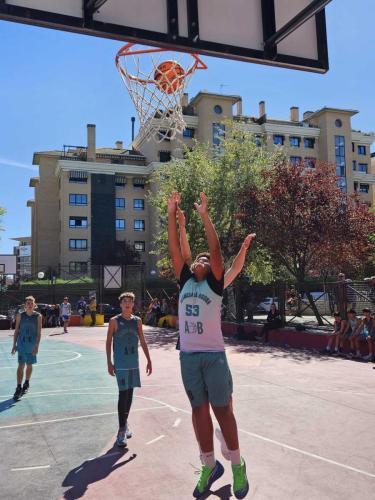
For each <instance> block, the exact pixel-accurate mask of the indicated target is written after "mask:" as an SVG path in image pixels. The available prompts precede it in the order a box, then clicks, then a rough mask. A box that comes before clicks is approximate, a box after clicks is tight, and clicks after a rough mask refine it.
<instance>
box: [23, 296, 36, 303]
mask: <svg viewBox="0 0 375 500" xmlns="http://www.w3.org/2000/svg"><path fill="white" fill-rule="evenodd" d="M27 300H32V301H34V302H35V297H33V296H32V295H28V296H27V297H26V298H25V302H26V301H27Z"/></svg>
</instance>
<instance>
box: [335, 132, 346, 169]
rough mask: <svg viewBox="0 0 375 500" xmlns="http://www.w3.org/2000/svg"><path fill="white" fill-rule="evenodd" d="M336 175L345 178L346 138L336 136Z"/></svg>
mask: <svg viewBox="0 0 375 500" xmlns="http://www.w3.org/2000/svg"><path fill="white" fill-rule="evenodd" d="M335 157H336V175H337V176H338V177H345V137H344V136H343V135H335Z"/></svg>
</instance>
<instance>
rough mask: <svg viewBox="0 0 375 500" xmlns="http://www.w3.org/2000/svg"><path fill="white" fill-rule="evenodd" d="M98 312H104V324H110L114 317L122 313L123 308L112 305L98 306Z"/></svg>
mask: <svg viewBox="0 0 375 500" xmlns="http://www.w3.org/2000/svg"><path fill="white" fill-rule="evenodd" d="M96 311H97V312H102V314H104V322H105V323H108V321H109V320H110V319H111V318H112V317H113V316H116V314H120V313H121V308H120V307H119V306H112V305H111V304H98V307H97V308H96Z"/></svg>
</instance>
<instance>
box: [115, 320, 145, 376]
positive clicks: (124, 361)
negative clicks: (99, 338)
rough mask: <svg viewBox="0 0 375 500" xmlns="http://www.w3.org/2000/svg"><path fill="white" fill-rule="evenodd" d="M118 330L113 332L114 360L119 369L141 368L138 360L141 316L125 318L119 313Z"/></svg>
mask: <svg viewBox="0 0 375 500" xmlns="http://www.w3.org/2000/svg"><path fill="white" fill-rule="evenodd" d="M115 318H116V321H117V331H116V332H115V333H114V334H113V360H114V365H115V368H116V369H117V370H119V369H120V370H130V369H137V368H139V360H138V345H139V338H138V321H139V320H140V318H138V317H137V316H132V317H131V318H130V319H125V318H123V317H122V316H121V314H119V315H118V316H116V317H115Z"/></svg>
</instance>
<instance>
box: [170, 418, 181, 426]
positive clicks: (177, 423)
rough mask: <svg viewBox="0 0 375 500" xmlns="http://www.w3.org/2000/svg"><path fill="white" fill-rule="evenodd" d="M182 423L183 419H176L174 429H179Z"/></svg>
mask: <svg viewBox="0 0 375 500" xmlns="http://www.w3.org/2000/svg"><path fill="white" fill-rule="evenodd" d="M180 423H181V419H180V418H176V420H175V421H174V423H173V425H172V427H178V426H179V425H180Z"/></svg>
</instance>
